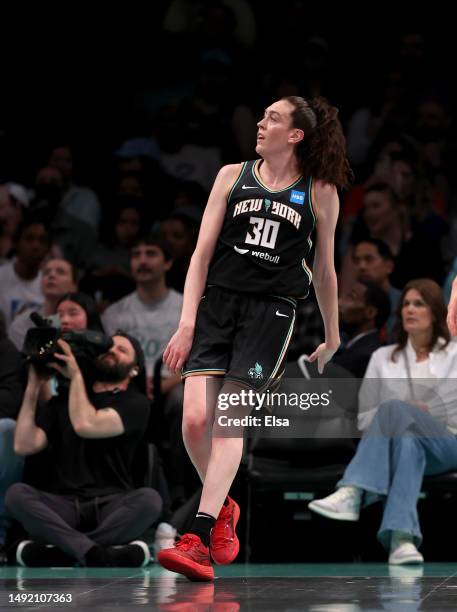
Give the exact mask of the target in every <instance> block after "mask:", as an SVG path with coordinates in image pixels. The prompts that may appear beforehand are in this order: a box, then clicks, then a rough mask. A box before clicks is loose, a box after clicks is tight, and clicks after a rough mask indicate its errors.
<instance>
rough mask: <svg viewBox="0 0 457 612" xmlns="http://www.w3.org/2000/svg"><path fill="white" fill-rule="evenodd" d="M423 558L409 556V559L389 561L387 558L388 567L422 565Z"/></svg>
mask: <svg viewBox="0 0 457 612" xmlns="http://www.w3.org/2000/svg"><path fill="white" fill-rule="evenodd" d="M423 562H424V558H423V557H422V556H420V557H418V556H417V555H411V556H410V557H402V558H401V559H391V558H390V557H389V565H422V563H423Z"/></svg>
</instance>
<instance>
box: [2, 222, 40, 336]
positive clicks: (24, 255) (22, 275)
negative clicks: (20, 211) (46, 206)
mask: <svg viewBox="0 0 457 612" xmlns="http://www.w3.org/2000/svg"><path fill="white" fill-rule="evenodd" d="M50 245H51V238H50V235H49V232H48V230H47V229H46V227H45V225H44V224H43V223H42V222H41V221H37V220H36V219H34V218H29V219H26V220H25V221H23V222H22V223H21V224H20V226H19V227H18V230H17V232H16V236H15V249H16V257H15V259H13V260H12V261H8V262H6V263H4V264H3V265H1V266H0V289H1V290H0V310H2V311H3V314H4V317H5V323H6V327H7V329H8V327H9V325H10V324H11V321H12V320H13V319H14V317H15V316H16V315H17V314H18V313H19V312H21V310H23V309H25V308H38V307H39V306H41V304H42V303H43V294H42V293H41V272H40V267H41V264H42V263H43V260H44V259H45V257H46V255H47V254H48V251H49V248H50Z"/></svg>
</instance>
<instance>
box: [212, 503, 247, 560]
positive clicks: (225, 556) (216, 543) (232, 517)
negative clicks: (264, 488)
mask: <svg viewBox="0 0 457 612" xmlns="http://www.w3.org/2000/svg"><path fill="white" fill-rule="evenodd" d="M228 499H229V503H228V504H227V505H226V506H222V508H221V511H220V512H219V516H218V517H217V521H216V524H215V525H214V527H213V529H212V530H211V542H210V551H211V557H212V559H213V561H214V563H217V564H218V565H227V564H228V563H231V562H232V561H234V560H235V558H236V556H237V554H238V552H239V550H240V542H239V540H238V536H237V535H236V531H235V528H236V524H237V523H238V520H239V518H240V507H239V505H238V504H237V503H236V501H234V500H233V499H232V498H231V497H229V498H228Z"/></svg>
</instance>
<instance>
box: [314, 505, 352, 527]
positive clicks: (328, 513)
mask: <svg viewBox="0 0 457 612" xmlns="http://www.w3.org/2000/svg"><path fill="white" fill-rule="evenodd" d="M308 508H309V509H310V510H312V511H313V512H315V513H316V514H320V515H321V516H325V518H329V519H334V520H335V521H354V522H355V521H358V520H359V514H358V513H356V512H336V511H335V510H330V508H325V507H324V506H320V505H319V502H310V503H309V504H308Z"/></svg>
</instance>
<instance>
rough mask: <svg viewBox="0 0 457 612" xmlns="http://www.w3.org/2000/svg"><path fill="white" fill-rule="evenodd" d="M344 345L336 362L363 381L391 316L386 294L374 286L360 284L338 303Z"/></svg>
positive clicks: (356, 284) (336, 355)
mask: <svg viewBox="0 0 457 612" xmlns="http://www.w3.org/2000/svg"><path fill="white" fill-rule="evenodd" d="M339 312H340V321H341V327H342V330H343V344H342V346H341V347H340V348H339V349H338V351H337V353H336V354H335V356H334V357H333V362H334V363H336V364H338V365H340V366H342V367H344V368H345V369H346V370H349V372H351V374H353V375H354V376H355V377H356V378H363V376H364V375H365V370H366V369H367V366H368V362H369V360H370V357H371V355H372V354H373V352H374V351H375V350H376V349H378V348H379V347H380V346H381V342H380V339H379V335H380V331H381V329H382V328H383V326H384V325H385V323H386V321H387V319H388V317H389V313H390V300H389V296H388V295H387V293H386V292H385V291H384V290H383V289H381V288H380V287H379V286H378V285H375V284H374V283H369V282H366V281H359V282H357V283H354V286H353V287H352V290H351V291H350V292H349V293H348V294H346V295H343V296H342V297H341V298H340V300H339Z"/></svg>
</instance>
